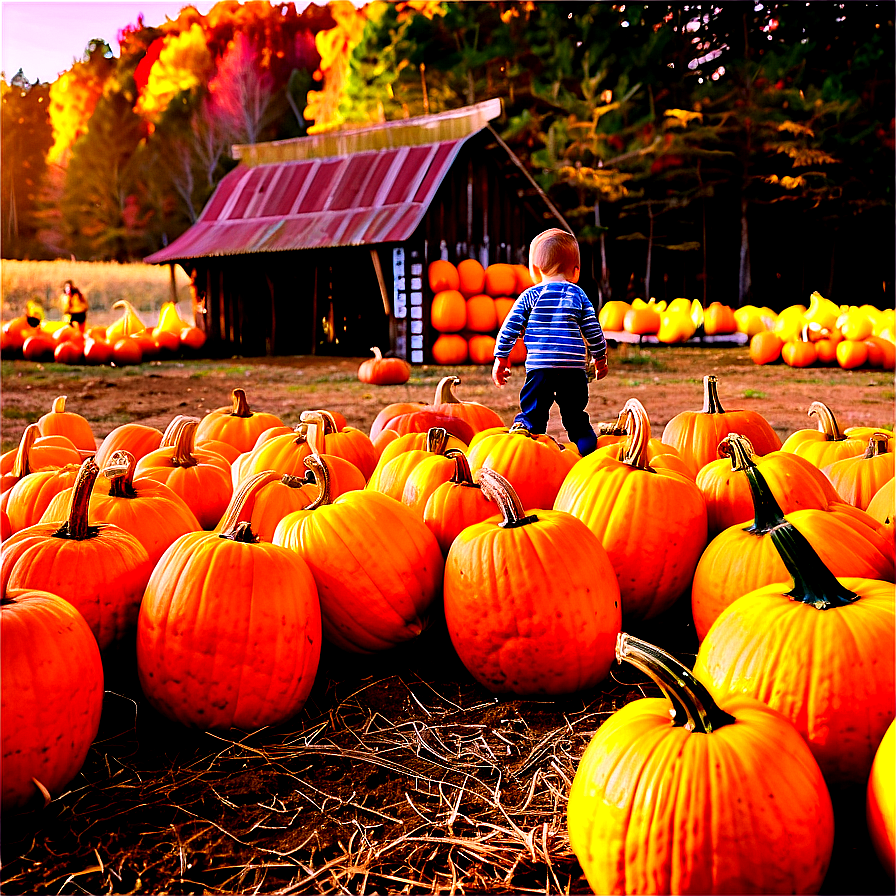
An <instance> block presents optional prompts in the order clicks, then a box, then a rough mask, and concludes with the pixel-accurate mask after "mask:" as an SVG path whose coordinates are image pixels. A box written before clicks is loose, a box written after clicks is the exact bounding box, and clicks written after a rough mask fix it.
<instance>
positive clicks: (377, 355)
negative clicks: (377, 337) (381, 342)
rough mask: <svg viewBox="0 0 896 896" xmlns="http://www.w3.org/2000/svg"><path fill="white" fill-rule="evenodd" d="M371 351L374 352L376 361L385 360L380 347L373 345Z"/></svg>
mask: <svg viewBox="0 0 896 896" xmlns="http://www.w3.org/2000/svg"><path fill="white" fill-rule="evenodd" d="M370 350H371V351H372V352H373V358H374V360H375V361H382V360H383V353H382V352H381V351H380V350H379V347H378V346H376V345H373V346H371V347H370Z"/></svg>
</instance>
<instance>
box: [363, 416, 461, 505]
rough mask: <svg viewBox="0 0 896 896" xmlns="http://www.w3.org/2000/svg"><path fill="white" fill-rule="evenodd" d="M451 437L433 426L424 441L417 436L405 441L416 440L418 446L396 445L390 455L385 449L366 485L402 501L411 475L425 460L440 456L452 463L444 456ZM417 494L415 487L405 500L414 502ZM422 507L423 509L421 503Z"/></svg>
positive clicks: (445, 431) (444, 430) (442, 459)
mask: <svg viewBox="0 0 896 896" xmlns="http://www.w3.org/2000/svg"><path fill="white" fill-rule="evenodd" d="M402 438H404V437H402ZM450 438H451V437H450V436H449V434H448V431H447V430H446V429H444V428H443V427H440V426H434V427H433V428H432V429H429V430H427V432H426V435H425V440H424V442H423V444H422V445H420V444H419V443H418V442H417V441H416V440H414V442H413V443H412V442H407V443H406V444H407V445H410V444H414V445H418V446H419V447H414V448H408V449H406V450H398V449H397V448H396V449H395V450H393V451H391V452H390V455H391V456H390V457H388V458H386V454H385V453H384V454H383V457H382V458H381V459H380V463H378V464H377V467H376V469H375V470H374V472H373V475H372V476H371V477H370V480H369V481H368V483H367V488H368V489H370V490H371V491H375V492H379V493H380V494H383V495H389V496H390V497H392V498H395V500H396V501H401V500H402V495H403V494H404V490H405V486H406V484H407V481H408V478H409V476H410V475H411V473H412V472H413V471H414V470H415V469H416V468H417V467H418V466H419V465H420V464H421V463H423V462H424V461H425V460H427V459H430V458H440V459H441V461H442V462H443V463H447V464H448V465H449V466H452V467H453V464H452V463H451V461H450V460H448V458H446V457H445V451H446V449H447V448H448V446H449V444H450ZM414 498H416V487H415V489H414V495H413V496H409V500H408V501H407V502H405V503H406V504H411V503H414V501H413V499H414ZM420 510H421V511H422V507H421V508H420Z"/></svg>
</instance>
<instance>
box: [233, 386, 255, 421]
mask: <svg viewBox="0 0 896 896" xmlns="http://www.w3.org/2000/svg"><path fill="white" fill-rule="evenodd" d="M230 398H231V401H232V405H231V408H230V416H231V417H251V416H252V409H251V408H250V407H249V400H248V399H247V398H246V390H245V389H234V390H233V392H231V393H230Z"/></svg>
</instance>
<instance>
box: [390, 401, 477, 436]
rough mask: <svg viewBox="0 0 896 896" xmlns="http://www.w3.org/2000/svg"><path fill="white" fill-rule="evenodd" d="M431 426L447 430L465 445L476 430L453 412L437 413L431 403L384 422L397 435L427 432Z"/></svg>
mask: <svg viewBox="0 0 896 896" xmlns="http://www.w3.org/2000/svg"><path fill="white" fill-rule="evenodd" d="M433 427H441V428H442V429H445V430H447V431H448V433H449V435H452V436H454V437H455V438H456V439H458V440H459V441H461V442H463V443H464V444H465V445H468V444H469V443H470V440H471V439H472V438H473V436H474V435H475V432H476V431H475V429H474V428H473V427H472V426H471V425H470V424H469V423H468V422H467V421H466V420H464V419H463V418H462V417H459V416H457V415H455V414H442V413H439V412H438V411H436V410H434V409H433V408H432V406H431V405H430V406H427V407H423V408H421V409H420V410H419V411H414V412H413V413H410V414H400V415H399V416H398V417H393V418H392V419H391V420H389V422H388V423H387V424H386V426H385V429H386V430H390V429H391V430H394V431H395V432H397V433H398V434H399V435H406V434H407V433H409V432H428V431H429V430H430V429H432V428H433Z"/></svg>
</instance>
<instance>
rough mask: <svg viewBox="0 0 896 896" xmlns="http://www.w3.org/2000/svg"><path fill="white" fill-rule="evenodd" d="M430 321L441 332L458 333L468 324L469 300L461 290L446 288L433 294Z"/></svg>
mask: <svg viewBox="0 0 896 896" xmlns="http://www.w3.org/2000/svg"><path fill="white" fill-rule="evenodd" d="M430 322H431V323H432V328H433V329H434V330H436V331H437V332H439V333H457V332H459V331H460V330H462V329H463V328H464V327H465V326H466V325H467V302H466V299H465V298H464V297H463V295H462V294H461V293H460V291H459V290H456V289H446V290H443V291H442V292H437V293H436V294H435V295H434V296H433V300H432V307H431V309H430Z"/></svg>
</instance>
